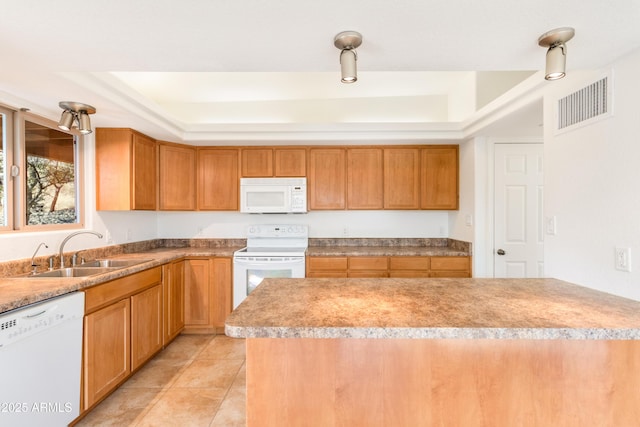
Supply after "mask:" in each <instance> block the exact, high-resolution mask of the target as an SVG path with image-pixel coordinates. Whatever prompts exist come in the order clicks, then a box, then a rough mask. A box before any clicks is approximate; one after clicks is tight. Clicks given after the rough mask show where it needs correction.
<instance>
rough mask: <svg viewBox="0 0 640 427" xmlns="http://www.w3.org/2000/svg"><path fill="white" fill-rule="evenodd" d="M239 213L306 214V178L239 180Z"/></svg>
mask: <svg viewBox="0 0 640 427" xmlns="http://www.w3.org/2000/svg"><path fill="white" fill-rule="evenodd" d="M240 212H245V213H305V212H307V178H240Z"/></svg>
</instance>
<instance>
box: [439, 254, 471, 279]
mask: <svg viewBox="0 0 640 427" xmlns="http://www.w3.org/2000/svg"><path fill="white" fill-rule="evenodd" d="M431 277H471V257H467V256H434V257H431Z"/></svg>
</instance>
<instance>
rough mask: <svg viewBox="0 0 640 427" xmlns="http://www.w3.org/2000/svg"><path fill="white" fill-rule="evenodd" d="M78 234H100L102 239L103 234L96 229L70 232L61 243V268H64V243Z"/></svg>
mask: <svg viewBox="0 0 640 427" xmlns="http://www.w3.org/2000/svg"><path fill="white" fill-rule="evenodd" d="M78 234H93V235H94V236H98V238H99V239H102V234H100V233H97V232H95V231H76V232H75V233H71V234H69V235H68V236H67V237H65V238H64V240H63V241H62V243H60V268H64V254H63V252H64V245H65V243H67V241H68V240H69V239H70V238H72V237H73V236H77V235H78Z"/></svg>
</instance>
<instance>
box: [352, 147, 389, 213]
mask: <svg viewBox="0 0 640 427" xmlns="http://www.w3.org/2000/svg"><path fill="white" fill-rule="evenodd" d="M382 165H383V162H382V148H350V149H348V150H347V209H382V208H383V207H384V200H383V187H384V185H383V169H382Z"/></svg>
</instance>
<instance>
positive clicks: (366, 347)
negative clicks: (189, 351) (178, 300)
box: [246, 338, 640, 427]
mask: <svg viewBox="0 0 640 427" xmlns="http://www.w3.org/2000/svg"><path fill="white" fill-rule="evenodd" d="M246 343H247V426H249V427H256V426H322V427H330V426H368V427H369V426H412V427H413V426H464V427H473V426H545V427H546V426H581V427H584V426H632V425H634V426H635V425H640V341H591V340H462V339H459V340H417V339H416V340H411V339H294V338H287V339H276V338H249V339H247V341H246Z"/></svg>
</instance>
